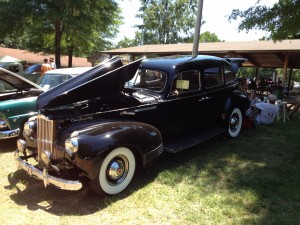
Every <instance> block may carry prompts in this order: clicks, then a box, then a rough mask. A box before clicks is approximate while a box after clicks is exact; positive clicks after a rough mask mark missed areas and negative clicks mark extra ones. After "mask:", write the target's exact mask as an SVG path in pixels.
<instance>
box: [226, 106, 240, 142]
mask: <svg viewBox="0 0 300 225" xmlns="http://www.w3.org/2000/svg"><path fill="white" fill-rule="evenodd" d="M242 122H243V117H242V113H241V110H240V109H239V108H234V109H233V110H232V111H231V113H230V116H229V117H228V120H227V124H228V128H227V134H228V136H229V137H232V138H234V137H237V136H238V135H239V133H240V131H241V128H242Z"/></svg>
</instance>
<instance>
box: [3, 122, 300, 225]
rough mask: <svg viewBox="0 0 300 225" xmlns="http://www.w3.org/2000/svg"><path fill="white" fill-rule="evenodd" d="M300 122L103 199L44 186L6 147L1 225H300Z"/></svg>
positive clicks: (194, 151)
mask: <svg viewBox="0 0 300 225" xmlns="http://www.w3.org/2000/svg"><path fill="white" fill-rule="evenodd" d="M299 128H300V121H298V120H294V121H288V122H286V123H283V122H282V121H280V122H277V121H275V123H274V124H273V125H272V126H268V127H264V126H259V127H256V128H253V129H244V130H242V132H241V134H240V136H238V137H237V138H235V139H227V140H223V139H222V138H214V139H212V140H209V141H207V142H205V143H202V144H200V145H198V146H196V147H194V148H191V149H189V150H187V151H184V152H181V153H179V154H176V155H166V156H164V157H163V158H162V159H161V160H160V161H159V162H158V163H157V164H155V165H154V166H153V167H152V168H150V169H149V170H147V171H144V172H142V173H141V174H140V175H139V176H137V177H135V179H134V182H133V183H132V184H131V185H130V187H129V188H128V189H126V191H124V192H123V193H121V194H119V195H117V196H111V197H104V198H100V197H98V196H97V195H95V194H94V193H93V192H92V191H91V190H90V189H89V188H88V187H85V188H83V189H82V190H80V191H77V192H71V191H62V190H57V189H55V188H52V187H47V188H46V189H45V188H44V187H43V184H42V182H39V181H37V180H35V179H34V178H30V177H28V176H27V174H26V173H25V172H24V171H22V170H17V168H16V166H15V164H14V161H13V152H12V150H13V149H14V148H15V146H14V143H13V142H10V141H5V142H1V143H0V145H1V146H0V160H1V164H0V182H1V184H2V185H1V188H0V191H1V197H0V201H1V210H0V222H1V224H114V223H123V224H180V225H183V224H205V225H207V224H262V225H268V224H270V225H271V224H272V225H274V224H275V225H276V224H278V225H283V224H284V225H288V224H291V225H292V224H293V225H294V224H300V147H299V146H300V133H299V130H300V129H299Z"/></svg>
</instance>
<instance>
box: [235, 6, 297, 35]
mask: <svg viewBox="0 0 300 225" xmlns="http://www.w3.org/2000/svg"><path fill="white" fill-rule="evenodd" d="M299 12H300V1H299V0H279V1H278V2H277V3H276V4H274V5H273V6H272V7H267V6H265V5H260V4H259V0H258V1H257V3H256V4H255V5H254V6H252V7H250V8H248V9H247V10H245V11H241V10H239V9H234V10H233V11H232V13H231V15H230V16H229V20H237V19H238V18H241V19H242V22H241V23H240V25H239V27H238V29H239V30H246V31H249V30H251V29H261V30H265V31H267V32H270V36H269V37H267V38H268V39H273V40H283V39H299V38H300V13H299Z"/></svg>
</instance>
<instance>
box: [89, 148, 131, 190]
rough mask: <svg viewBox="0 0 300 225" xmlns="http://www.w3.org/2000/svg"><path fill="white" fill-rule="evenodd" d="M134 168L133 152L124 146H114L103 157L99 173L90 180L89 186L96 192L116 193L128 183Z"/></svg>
mask: <svg viewBox="0 0 300 225" xmlns="http://www.w3.org/2000/svg"><path fill="white" fill-rule="evenodd" d="M135 169H136V158H135V156H134V153H133V152H132V151H131V150H130V149H128V148H125V147H119V148H116V149H114V150H112V151H111V152H110V153H109V154H108V155H107V156H106V157H105V158H104V159H103V161H102V163H101V166H100V170H99V175H98V177H96V178H95V179H94V180H93V181H92V182H91V187H92V189H93V190H94V191H95V192H96V193H98V194H108V195H115V194H118V193H120V192H122V191H123V190H124V189H125V188H127V186H128V185H129V184H130V182H131V180H132V178H133V175H134V173H135Z"/></svg>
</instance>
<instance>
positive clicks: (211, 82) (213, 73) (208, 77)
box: [203, 67, 223, 88]
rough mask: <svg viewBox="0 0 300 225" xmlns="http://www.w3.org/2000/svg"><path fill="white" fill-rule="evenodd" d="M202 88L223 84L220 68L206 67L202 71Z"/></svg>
mask: <svg viewBox="0 0 300 225" xmlns="http://www.w3.org/2000/svg"><path fill="white" fill-rule="evenodd" d="M203 80H204V86H205V87H207V88H210V87H215V86H220V85H222V84H223V79H222V71H221V68H220V67H207V68H205V69H204V71H203Z"/></svg>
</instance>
